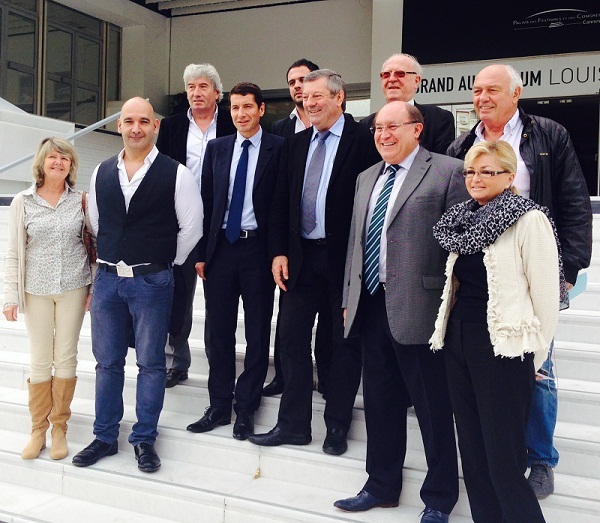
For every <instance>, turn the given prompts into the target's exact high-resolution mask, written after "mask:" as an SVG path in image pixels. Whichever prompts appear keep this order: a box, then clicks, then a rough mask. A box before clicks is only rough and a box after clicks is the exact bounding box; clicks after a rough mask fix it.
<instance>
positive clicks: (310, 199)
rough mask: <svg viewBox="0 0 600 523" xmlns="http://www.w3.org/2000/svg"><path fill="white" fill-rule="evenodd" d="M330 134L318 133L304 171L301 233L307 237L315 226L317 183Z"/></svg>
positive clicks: (321, 171)
mask: <svg viewBox="0 0 600 523" xmlns="http://www.w3.org/2000/svg"><path fill="white" fill-rule="evenodd" d="M330 134H331V132H330V131H321V132H319V133H318V140H319V141H318V143H317V147H316V148H315V150H314V152H313V155H312V158H311V159H310V163H309V164H308V169H307V171H306V180H305V181H304V192H303V194H302V221H301V227H302V232H303V233H304V234H305V235H306V236H308V235H309V234H310V233H311V232H313V231H314V230H315V227H316V226H317V193H318V192H319V182H320V181H321V174H322V173H323V165H324V164H325V152H326V149H325V140H327V137H328V136H329V135H330Z"/></svg>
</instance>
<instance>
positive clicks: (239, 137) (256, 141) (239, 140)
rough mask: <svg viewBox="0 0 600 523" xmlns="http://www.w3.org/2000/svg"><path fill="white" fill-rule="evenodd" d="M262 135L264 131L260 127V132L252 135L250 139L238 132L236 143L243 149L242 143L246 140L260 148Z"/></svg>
mask: <svg viewBox="0 0 600 523" xmlns="http://www.w3.org/2000/svg"><path fill="white" fill-rule="evenodd" d="M262 133H263V131H262V127H259V128H258V131H257V132H256V133H255V134H254V135H252V136H251V137H250V138H244V137H243V136H242V135H241V134H240V132H239V131H238V132H237V133H236V138H235V141H236V143H237V144H238V145H239V146H240V147H241V145H242V142H243V141H244V140H250V143H251V144H252V145H253V146H254V147H260V141H261V140H262Z"/></svg>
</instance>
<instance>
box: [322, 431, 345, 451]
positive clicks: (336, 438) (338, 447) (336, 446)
mask: <svg viewBox="0 0 600 523" xmlns="http://www.w3.org/2000/svg"><path fill="white" fill-rule="evenodd" d="M346 437H347V436H346V431H345V430H344V429H327V436H326V437H325V441H324V442H323V452H325V454H331V455H332V456H341V455H342V454H343V453H344V452H346V451H347V450H348V442H347V440H346Z"/></svg>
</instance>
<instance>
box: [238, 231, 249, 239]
mask: <svg viewBox="0 0 600 523" xmlns="http://www.w3.org/2000/svg"><path fill="white" fill-rule="evenodd" d="M240 238H241V239H242V240H245V239H247V238H248V231H240Z"/></svg>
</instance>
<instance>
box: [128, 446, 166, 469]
mask: <svg viewBox="0 0 600 523" xmlns="http://www.w3.org/2000/svg"><path fill="white" fill-rule="evenodd" d="M133 450H134V451H135V459H136V460H137V462H138V469H140V470H141V471H142V472H156V471H157V470H158V469H159V468H160V458H159V457H158V454H157V453H156V451H155V450H154V445H150V443H144V442H142V443H138V444H137V445H134V447H133Z"/></svg>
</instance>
